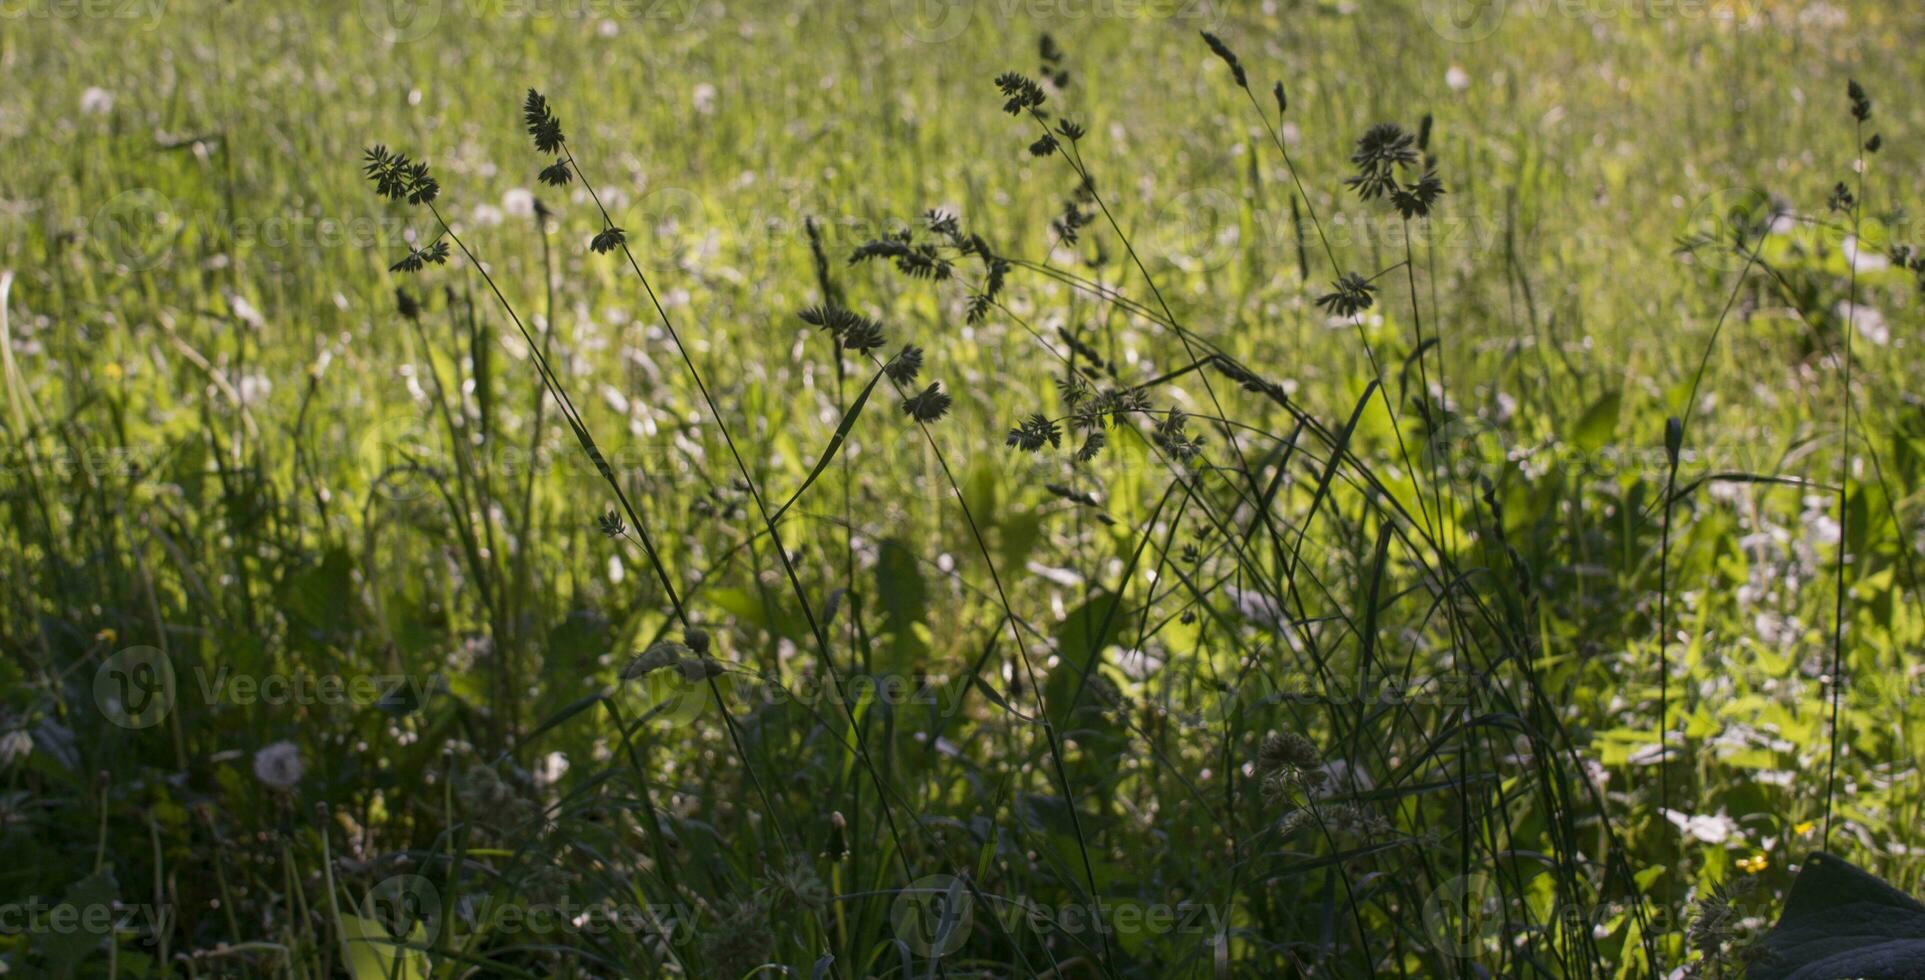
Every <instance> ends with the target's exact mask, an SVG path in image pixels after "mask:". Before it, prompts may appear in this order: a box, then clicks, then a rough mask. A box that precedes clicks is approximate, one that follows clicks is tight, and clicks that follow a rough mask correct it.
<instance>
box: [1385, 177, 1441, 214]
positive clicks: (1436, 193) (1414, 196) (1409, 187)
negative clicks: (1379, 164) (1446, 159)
mask: <svg viewBox="0 0 1925 980" xmlns="http://www.w3.org/2000/svg"><path fill="white" fill-rule="evenodd" d="M1443 196H1444V182H1443V181H1442V180H1439V179H1438V177H1437V172H1436V171H1434V170H1426V171H1424V174H1423V176H1421V177H1418V178H1417V181H1416V183H1412V184H1404V185H1401V186H1399V185H1396V184H1393V185H1391V191H1390V205H1391V207H1394V208H1396V209H1397V213H1398V214H1401V215H1403V216H1404V217H1405V218H1406V219H1408V218H1426V217H1429V216H1430V209H1431V208H1432V207H1433V206H1435V205H1436V204H1437V199H1438V198H1441V197H1443Z"/></svg>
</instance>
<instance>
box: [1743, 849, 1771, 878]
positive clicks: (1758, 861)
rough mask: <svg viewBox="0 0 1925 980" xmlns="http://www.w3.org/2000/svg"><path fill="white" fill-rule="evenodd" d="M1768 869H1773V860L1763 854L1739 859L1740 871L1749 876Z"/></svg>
mask: <svg viewBox="0 0 1925 980" xmlns="http://www.w3.org/2000/svg"><path fill="white" fill-rule="evenodd" d="M1768 867H1771V858H1769V857H1767V856H1765V854H1764V853H1763V852H1759V853H1757V854H1753V855H1752V856H1750V857H1748V858H1739V859H1738V870H1740V871H1743V872H1744V873H1745V874H1748V875H1755V874H1757V873H1758V872H1760V871H1763V870H1764V869H1766V868H1768Z"/></svg>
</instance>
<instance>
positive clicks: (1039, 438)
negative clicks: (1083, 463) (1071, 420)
mask: <svg viewBox="0 0 1925 980" xmlns="http://www.w3.org/2000/svg"><path fill="white" fill-rule="evenodd" d="M1003 445H1005V446H1008V447H1009V448H1011V449H1021V450H1022V451H1024V452H1028V453H1033V452H1037V451H1040V450H1041V449H1042V448H1043V446H1044V445H1049V446H1052V447H1061V446H1062V445H1063V430H1062V427H1061V426H1058V425H1057V424H1056V423H1055V422H1052V421H1050V419H1049V417H1048V416H1046V415H1044V414H1042V413H1041V412H1038V413H1036V414H1034V415H1031V416H1029V417H1028V418H1026V419H1023V420H1022V421H1021V422H1019V423H1017V424H1016V425H1015V426H1014V427H1013V428H1011V429H1010V430H1009V436H1008V437H1007V438H1005V439H1004V440H1003Z"/></svg>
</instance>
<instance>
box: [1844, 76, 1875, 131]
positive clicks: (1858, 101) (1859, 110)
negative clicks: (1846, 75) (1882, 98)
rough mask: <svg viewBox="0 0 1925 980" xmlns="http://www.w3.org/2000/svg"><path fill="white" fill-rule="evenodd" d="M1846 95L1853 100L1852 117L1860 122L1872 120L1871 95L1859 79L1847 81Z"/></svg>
mask: <svg viewBox="0 0 1925 980" xmlns="http://www.w3.org/2000/svg"><path fill="white" fill-rule="evenodd" d="M1845 97H1846V98H1848V99H1850V100H1851V117H1852V118H1853V119H1856V120H1858V121H1859V122H1861V123H1862V122H1870V121H1871V118H1872V100H1871V96H1869V95H1866V94H1865V87H1864V86H1863V85H1860V84H1858V80H1857V79H1853V80H1851V81H1849V82H1846V83H1845Z"/></svg>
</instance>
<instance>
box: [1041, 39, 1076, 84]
mask: <svg viewBox="0 0 1925 980" xmlns="http://www.w3.org/2000/svg"><path fill="white" fill-rule="evenodd" d="M1036 54H1037V57H1038V58H1039V59H1040V60H1041V62H1042V65H1041V68H1042V75H1043V77H1045V78H1047V79H1049V83H1050V84H1051V85H1054V86H1056V87H1057V88H1058V89H1066V88H1068V87H1069V67H1068V64H1067V62H1068V60H1069V59H1068V58H1066V57H1065V56H1064V54H1063V49H1062V48H1061V47H1059V46H1058V45H1057V44H1056V39H1055V38H1053V37H1050V36H1049V35H1048V34H1044V35H1042V36H1041V37H1039V38H1037V39H1036Z"/></svg>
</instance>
